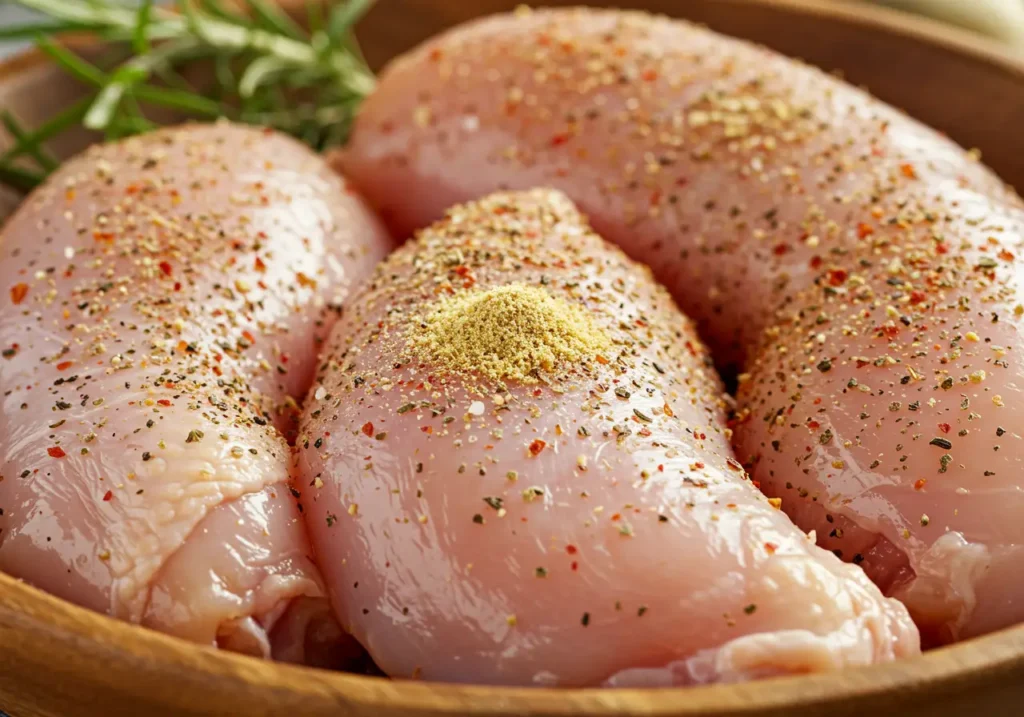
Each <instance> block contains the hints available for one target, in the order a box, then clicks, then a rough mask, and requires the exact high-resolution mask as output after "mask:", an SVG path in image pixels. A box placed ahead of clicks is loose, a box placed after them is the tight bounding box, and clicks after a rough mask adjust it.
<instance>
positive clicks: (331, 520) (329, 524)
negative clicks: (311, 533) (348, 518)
mask: <svg viewBox="0 0 1024 717" xmlns="http://www.w3.org/2000/svg"><path fill="white" fill-rule="evenodd" d="M337 522H338V516H336V515H335V514H334V513H328V514H327V527H328V528H330V527H332V526H333V525H334V524H335V523H337Z"/></svg>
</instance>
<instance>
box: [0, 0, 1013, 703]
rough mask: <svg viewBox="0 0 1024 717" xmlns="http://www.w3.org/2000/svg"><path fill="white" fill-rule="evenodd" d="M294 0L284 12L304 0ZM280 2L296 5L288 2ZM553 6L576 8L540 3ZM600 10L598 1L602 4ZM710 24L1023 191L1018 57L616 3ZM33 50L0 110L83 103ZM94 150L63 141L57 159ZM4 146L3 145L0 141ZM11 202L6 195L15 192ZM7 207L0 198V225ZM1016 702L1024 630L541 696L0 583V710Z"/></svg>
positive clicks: (758, 15) (365, 35) (830, 19)
mask: <svg viewBox="0 0 1024 717" xmlns="http://www.w3.org/2000/svg"><path fill="white" fill-rule="evenodd" d="M301 1H302V0H292V2H293V3H294V2H301ZM286 4H288V3H286ZM516 4H517V3H516V0H474V1H473V2H469V1H468V0H467V1H465V2H463V1H462V0H380V1H379V3H378V5H377V7H376V8H375V9H374V10H373V11H372V12H371V13H370V15H369V16H368V17H367V19H366V21H364V23H363V24H362V26H361V33H360V34H361V37H362V40H363V45H364V48H365V50H366V52H367V55H368V57H369V59H370V61H371V63H373V64H374V65H375V66H379V65H380V64H382V63H383V62H385V61H386V60H387V59H388V58H390V57H392V56H394V55H395V54H397V53H398V52H401V51H403V50H405V49H407V48H409V47H410V46H411V45H413V44H415V43H416V42H418V41H419V40H422V39H424V38H426V37H428V36H429V35H431V34H433V33H435V32H437V31H438V30H441V29H442V28H445V27H448V26H450V25H452V24H455V23H457V22H460V21H462V20H465V19H468V18H469V17H471V16H474V15H479V14H483V13H486V12H493V11H498V10H507V9H510V8H512V7H513V6H514V5H516ZM547 4H552V5H560V4H569V3H564V2H552V1H551V0H549V1H548V3H547ZM596 4H605V3H596ZM613 4H616V5H619V6H621V7H632V8H645V9H648V10H652V11H656V12H663V13H667V14H671V15H679V16H683V17H688V18H691V19H694V20H698V21H701V22H706V23H707V24H708V25H710V26H711V27H713V28H715V29H718V30H721V31H723V32H725V33H728V34H732V35H737V36H740V37H745V38H749V39H752V40H755V41H758V42H761V43H764V44H766V45H769V46H771V47H774V48H775V49H778V50H780V51H782V52H784V53H786V54H789V55H793V56H797V57H802V58H804V59H806V60H808V61H810V62H812V63H815V64H817V65H820V66H822V67H824V68H826V69H830V70H832V69H836V70H840V71H842V72H843V73H844V75H845V76H846V78H847V79H849V80H850V81H852V82H855V83H858V84H862V85H865V86H867V87H868V88H869V89H870V90H871V91H873V92H874V93H875V94H876V95H878V96H880V97H882V98H883V99H885V100H887V101H889V102H891V103H893V104H895V105H897V106H900V107H902V108H904V109H906V110H907V111H908V112H909V113H910V114H912V115H915V116H916V117H918V118H920V119H921V120H924V121H925V122H927V123H929V124H931V125H933V126H934V127H937V128H939V129H941V130H943V131H945V132H947V133H948V134H949V135H951V136H952V137H953V138H955V139H956V140H958V141H959V142H960V143H961V144H964V145H965V146H968V147H978V148H980V149H981V150H982V151H983V153H984V156H985V158H986V160H987V161H988V163H989V164H990V165H991V166H992V167H993V168H995V169H996V170H997V171H998V172H999V173H1000V174H1001V175H1002V176H1003V178H1004V179H1006V180H1007V181H1009V182H1010V183H1011V184H1012V183H1015V184H1016V185H1017V186H1021V187H1024V152H1022V151H1021V148H1022V140H1021V130H1022V128H1024V59H1022V58H1020V57H1015V56H1013V55H1011V54H1010V53H1009V52H1007V51H1002V50H1000V49H998V48H996V47H994V46H992V45H991V44H990V43H988V42H985V41H983V40H981V39H979V38H975V37H973V36H969V35H966V34H963V33H960V32H958V31H955V30H951V29H947V28H945V27H942V26H939V25H937V24H935V23H932V22H929V21H926V20H920V19H916V18H912V17H910V16H907V15H903V14H899V13H894V12H891V11H885V10H878V9H874V8H871V7H866V6H860V5H856V4H842V3H836V4H833V3H830V2H827V1H826V0H686V1H685V2H682V1H680V0H646V1H645V0H618V2H616V3H613ZM77 91H78V90H77V88H76V87H75V84H74V82H73V81H70V80H68V79H67V78H66V77H65V76H63V75H62V74H61V73H60V72H59V71H57V70H56V69H54V68H53V67H51V66H50V65H48V64H47V63H46V62H45V60H44V59H43V58H41V57H40V56H39V55H37V54H35V53H27V54H25V55H22V56H19V57H17V58H15V59H13V60H9V61H7V62H6V63H3V64H0V106H2V107H4V108H7V109H10V110H11V111H13V112H14V113H15V114H16V115H18V116H19V117H21V118H22V119H24V120H25V121H26V122H28V123H30V124H31V123H33V122H37V121H39V120H40V119H42V118H43V117H45V116H47V115H48V114H51V113H52V112H53V111H54V110H56V109H57V108H58V107H59V106H62V105H63V104H64V103H66V102H67V101H68V100H69V99H70V98H71V97H73V96H74V95H75V93H76V92H77ZM87 139H88V138H87V137H85V136H84V135H83V136H77V137H69V138H67V139H66V140H65V141H63V142H62V144H61V145H60V146H58V147H54V149H55V150H56V151H57V152H58V153H61V154H67V153H69V152H71V151H73V150H75V149H77V148H78V147H80V146H81V145H82V144H83V143H84V142H85V141H86V140H87ZM3 142H4V138H2V137H0V146H2V145H3ZM7 202H8V206H11V198H10V197H8V198H7ZM2 211H3V199H2V198H0V214H2ZM1021 702H1024V627H1021V628H1014V629H1010V630H1005V631H1003V632H1000V633H998V634H995V635H990V636H988V637H985V638H981V639H976V640H972V641H969V642H965V643H963V644H960V645H956V646H954V647H948V648H944V649H940V650H936V651H933V652H929V653H928V654H926V655H924V656H922V657H920V658H918V659H913V660H904V661H901V662H895V663H890V664H885V665H877V666H874V667H868V668H862V669H852V670H848V671H844V672H839V673H834V674H826V675H814V676H809V677H788V678H778V679H772V680H765V681H761V682H754V683H749V684H743V685H715V686H709V687H699V688H690V689H677V690H597V689H591V690H550V689H509V688H497V687H467V686H452V685H442V684H428V683H418V682H398V681H390V680H385V679H377V678H370V677H360V676H355V675H346V674H339V673H329V672H323V671H318V670H310V669H303V668H297V667H291V666H287V665H277V664H271V663H268V662H262V661H259V660H255V659H251V658H247V657H241V656H238V655H233V654H229V653H224V652H217V651H215V650H212V649H207V648H202V647H197V646H194V645H191V644H189V643H185V642H182V641H179V640H176V639H174V638H170V637H166V636H164V635H160V634H157V633H155V632H151V631H148V630H144V629H141V628H138V627H134V626H132V625H127V624H124V623H121V622H117V621H115V620H111V619H109V618H106V617H103V616H100V615H97V614H94V613H92V612H88V611H86V610H83V609H81V608H77V607H75V606H73V605H70V604H68V603H65V602H63V601H61V600H58V599H56V598H53V597H50V596H48V595H45V594H43V593H41V592H39V591H37V590H35V589H33V588H31V587H28V586H26V585H24V584H22V583H20V582H18V581H16V580H13V579H11V578H9V577H6V576H3V575H0V710H6V711H7V712H9V713H11V715H12V716H13V717H31V716H34V715H45V716H47V717H50V716H53V717H65V716H67V715H76V716H81V717H87V716H89V715H104V716H106V715H120V714H125V715H151V714H161V715H163V714H188V715H214V714H217V715H247V716H250V717H255V716H256V715H290V714H302V715H334V716H340V715H359V716H361V717H388V716H399V715H400V716H402V717H413V716H415V717H426V716H427V715H460V716H461V715H488V716H490V717H496V716H498V715H570V714H573V715H710V716H715V717H725V716H726V715H790V716H804V715H829V716H830V717H836V716H838V715H863V714H872V715H929V716H931V717H934V716H935V715H954V714H965V713H967V712H968V711H970V712H974V713H977V714H983V715H995V714H1016V713H1019V711H1020V710H1019V708H1018V704H1019V703H1021Z"/></svg>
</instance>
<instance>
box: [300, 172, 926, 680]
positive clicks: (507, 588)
mask: <svg viewBox="0 0 1024 717" xmlns="http://www.w3.org/2000/svg"><path fill="white" fill-rule="evenodd" d="M505 286H513V287H522V286H527V287H533V288H534V289H536V290H540V291H542V292H543V293H544V294H545V295H547V296H550V297H552V298H553V300H555V301H558V302H564V303H566V304H568V305H571V306H574V307H578V309H579V310H582V311H585V312H586V313H587V314H588V315H589V316H590V318H591V320H592V322H593V327H592V329H593V330H595V331H600V332H603V333H604V334H606V335H607V337H608V338H609V339H610V343H609V344H608V345H607V347H606V348H604V349H602V350H600V351H599V352H597V353H593V355H586V356H580V357H579V358H578V359H577V360H571V361H561V362H557V363H555V364H553V365H552V366H551V368H550V370H537V371H536V372H535V376H536V378H537V379H538V380H537V381H536V382H534V383H526V382H523V381H507V382H506V381H502V380H494V379H490V378H486V377H484V376H482V375H480V374H479V373H477V372H467V371H466V370H465V369H464V368H461V367H459V368H456V369H452V368H450V367H446V366H445V365H444V364H438V363H432V362H431V361H430V360H429V359H425V358H424V357H423V356H421V355H418V354H417V353H416V352H415V351H410V348H409V344H410V342H409V336H410V335H415V333H416V332H417V330H418V329H419V327H420V326H421V325H422V322H423V320H424V317H425V316H429V315H431V312H432V311H433V310H434V307H436V306H437V305H438V304H442V303H443V302H445V301H446V300H448V297H450V296H453V295H454V296H458V295H460V294H462V293H463V292H470V295H477V294H475V293H473V292H480V293H486V292H493V291H494V290H495V289H496V288H498V287H505ZM534 300H536V301H544V299H543V298H536V297H535V299H534ZM501 310H505V311H507V310H508V309H498V311H501ZM474 316H476V314H474ZM466 330H467V331H468V332H470V333H473V332H474V331H475V330H476V329H475V328H474V327H473V326H466ZM533 335H534V336H535V337H537V338H536V340H537V341H538V342H539V343H542V342H543V341H546V340H550V339H545V338H544V336H545V335H546V334H544V333H543V332H539V331H538V332H534V333H533ZM725 405H726V402H725V400H724V399H723V396H722V388H721V385H720V384H719V381H718V379H717V376H716V375H715V373H714V370H713V368H712V366H711V362H710V357H709V356H708V354H707V352H706V351H705V349H704V348H703V346H702V345H701V344H700V342H699V340H698V339H697V336H696V333H695V332H694V330H693V327H692V326H691V324H690V323H689V322H688V321H687V320H686V319H685V318H684V317H683V316H682V315H681V314H680V313H679V312H678V310H677V309H676V307H675V305H674V303H673V302H672V300H671V299H670V298H669V296H668V293H667V292H666V291H665V290H664V289H663V288H661V287H660V286H658V285H657V284H656V283H655V282H654V281H653V280H652V279H651V277H650V273H649V272H648V271H647V270H646V269H644V268H642V267H640V266H639V265H637V264H635V263H633V262H631V261H630V260H628V259H627V258H626V257H625V256H624V255H623V254H622V253H621V252H620V251H619V250H617V249H614V248H613V247H611V246H610V245H608V244H605V243H604V242H603V241H602V240H601V239H600V238H599V237H597V235H595V234H594V233H593V232H592V231H591V230H590V229H589V227H588V226H587V225H586V224H585V222H584V221H583V219H582V218H581V217H580V216H579V214H578V213H577V211H576V210H575V208H574V207H573V205H572V204H571V202H569V201H568V200H567V199H566V198H565V197H564V195H562V194H560V193H557V192H553V191H549V190H534V191H531V192H526V193H508V194H496V195H492V196H490V197H487V198H486V199H484V200H481V201H480V202H477V203H471V204H467V205H464V206H459V207H455V208H453V209H452V210H451V211H450V212H449V213H448V215H447V217H446V218H445V219H444V220H443V221H441V222H440V223H438V224H435V225H434V226H432V227H430V228H429V229H427V230H425V231H423V232H422V233H421V234H420V235H419V236H418V238H417V239H415V240H414V241H412V242H410V243H408V244H406V245H405V246H404V247H402V248H401V249H399V250H398V251H397V252H395V253H394V254H393V255H392V256H391V257H389V258H388V259H387V260H386V261H385V262H384V263H383V264H381V265H380V266H379V267H378V268H377V270H376V272H375V274H374V276H373V279H372V280H371V282H370V283H369V284H368V285H367V286H365V287H364V288H363V289H361V290H360V291H359V292H357V293H356V294H355V295H354V296H353V299H352V300H351V302H350V303H349V309H348V310H347V311H346V313H345V315H344V316H343V317H342V318H341V320H340V321H339V322H338V324H337V325H336V327H335V329H334V332H333V334H332V336H331V339H330V341H329V344H328V347H327V349H326V351H325V353H324V354H323V357H322V360H321V363H320V366H319V368H318V372H317V377H316V381H315V383H314V387H313V389H312V391H311V393H310V395H309V396H308V398H307V403H306V406H305V412H304V417H303V420H302V423H301V427H300V435H299V439H298V443H299V446H300V449H301V456H300V469H301V471H302V475H303V481H304V483H305V485H304V486H303V488H302V490H303V502H304V505H305V512H306V518H307V523H308V525H309V528H310V533H311V536H312V540H313V543H314V546H315V548H316V550H317V554H318V556H319V559H320V564H321V566H322V569H323V571H324V575H325V578H326V580H327V583H328V585H329V588H330V591H331V595H332V600H333V602H334V606H335V608H336V610H337V611H338V614H339V617H340V619H341V621H342V623H343V626H344V627H345V628H346V629H350V630H351V631H352V634H353V635H354V636H355V637H356V638H357V639H358V640H359V641H360V642H361V643H362V644H363V645H364V646H365V647H366V648H367V649H368V650H369V652H370V654H371V656H372V657H373V658H374V660H375V661H376V662H377V664H379V665H380V667H381V668H382V669H383V670H384V671H385V672H387V673H388V674H390V675H392V676H395V677H414V678H423V679H431V680H445V681H459V682H481V683H489V684H520V685H562V686H573V685H577V686H578V685H599V684H602V683H605V684H613V685H619V686H621V685H647V684H650V685H658V684H661V685H667V684H676V685H681V684H691V683H700V682H708V681H734V680H743V679H750V678H752V677H758V676H763V675H770V674H779V673H787V672H794V673H800V672H808V671H819V670H830V669H837V668H840V667H843V666H848V665H857V664H867V663H871V662H875V661H883V660H889V659H893V658H894V657H897V656H900V655H909V654H914V653H916V651H917V649H918V636H917V630H916V629H915V628H914V626H913V624H912V622H911V621H910V619H909V617H908V615H907V613H906V611H905V610H904V609H903V607H902V606H901V605H899V603H897V602H896V601H894V600H889V599H886V598H883V597H882V596H881V594H880V593H879V592H878V590H877V588H875V587H874V586H873V585H872V584H871V583H870V581H868V580H867V578H866V577H865V576H864V573H863V572H862V571H860V570H859V569H857V568H855V567H854V566H851V565H846V564H844V563H842V562H841V561H839V560H837V559H836V558H835V557H834V556H833V555H831V554H829V553H828V552H826V551H823V550H821V549H819V548H817V547H816V546H815V545H814V544H813V542H811V541H810V539H808V538H807V536H806V535H804V534H803V533H802V532H801V531H800V530H798V529H797V528H796V527H795V526H793V525H792V523H791V522H790V521H789V519H788V518H787V517H786V516H785V515H784V514H783V513H782V512H781V511H779V510H777V509H776V507H774V506H773V505H772V504H771V502H770V501H769V500H768V499H766V498H765V497H764V496H763V495H761V494H760V493H759V492H758V491H757V489H756V488H755V487H754V486H753V485H752V484H751V483H750V481H749V480H748V479H747V477H746V475H745V473H744V471H743V468H742V467H741V466H740V465H739V463H738V462H736V461H735V460H734V459H733V458H731V455H732V452H731V449H730V447H729V444H728V433H729V431H728V429H726V428H725V421H724V418H725V415H724V409H725Z"/></svg>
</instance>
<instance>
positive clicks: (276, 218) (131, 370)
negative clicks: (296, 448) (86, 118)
mask: <svg viewBox="0 0 1024 717" xmlns="http://www.w3.org/2000/svg"><path fill="white" fill-rule="evenodd" d="M388 246H389V240H388V238H387V236H386V234H385V232H384V231H383V229H382V228H381V227H380V226H379V225H378V223H377V221H376V220H375V219H374V217H373V215H372V214H371V213H370V212H369V211H367V210H366V209H365V208H364V206H363V205H362V203H361V202H360V200H359V199H358V198H356V197H355V196H354V195H353V194H351V193H350V192H349V191H348V190H347V189H346V188H345V186H344V184H343V182H342V181H341V180H339V179H338V178H337V177H336V176H334V175H333V173H331V172H330V171H329V170H327V169H326V167H325V166H324V164H323V162H322V161H321V160H320V159H319V158H317V157H316V156H315V155H314V154H313V153H312V152H310V151H309V150H307V149H305V148H304V147H301V146H300V145H298V144H297V143H295V142H293V141H292V140H290V139H287V138H285V137H283V136H280V135H277V134H275V133H272V132H265V131H262V130H257V129H251V128H242V127H237V126H232V125H228V124H218V125H210V126H199V125H195V126H186V127H182V128H174V129H167V130H161V131H158V132H155V133H152V134H148V135H145V136H142V137H139V138H137V139H129V140H126V141H123V142H119V143H115V144H109V145H105V146H101V147H95V148H93V149H91V150H89V151H88V152H86V153H85V154H84V155H82V156H80V157H78V158H76V159H73V160H71V161H70V162H68V163H67V164H65V165H64V166H63V167H62V168H61V169H60V170H58V171H57V172H56V173H55V174H54V176H53V177H52V178H51V179H50V180H49V181H48V182H47V183H46V184H45V185H44V186H43V187H42V188H40V189H39V190H38V191H36V192H35V193H34V194H32V195H31V196H30V197H29V198H28V199H26V200H25V202H24V203H23V205H22V206H21V207H20V208H19V210H18V211H17V212H16V213H15V214H14V215H13V216H12V217H11V218H10V219H9V220H8V222H7V223H6V225H5V226H4V228H3V233H2V236H0V250H2V252H3V259H2V261H0V285H2V287H3V291H4V301H3V303H2V306H0V345H2V347H3V359H2V360H0V386H2V388H3V413H2V417H0V570H3V571H4V572H7V573H9V574H11V575H13V576H16V577H20V578H23V579H25V580H26V581H28V582H30V583H32V584H34V585H36V586H38V587H41V588H44V589H46V590H47V591H49V592H51V593H53V594H55V595H58V596H61V597H63V598H66V599H68V600H70V601H72V602H75V603H78V604H80V605H83V606H86V607H89V608H92V609H94V610H98V611H101V612H106V613H109V614H111V615H114V616H117V617H120V618H122V619H125V620H130V621H133V622H137V623H142V624H144V625H148V626H151V627H154V628H157V629H160V630H163V631H165V632H169V633H171V634H174V635H178V636H181V637H185V638H187V639H190V640H194V641H196V642H200V643H205V644H220V645H222V646H225V647H228V648H231V649H236V650H241V651H244V652H251V653H255V654H260V655H269V654H271V652H272V651H273V644H274V642H275V641H277V640H280V641H282V642H283V643H287V645H288V647H287V650H286V652H287V654H288V656H289V659H296V660H303V659H305V656H304V655H303V654H302V649H301V646H302V644H303V643H304V638H302V635H303V634H304V633H303V631H306V630H309V631H311V632H310V637H311V639H313V640H314V641H315V642H318V643H319V642H323V641H324V639H325V635H326V636H329V635H330V634H331V627H330V625H329V624H326V623H324V622H323V621H322V619H321V620H320V622H321V624H318V625H313V624H312V623H311V621H310V620H308V619H305V618H306V617H312V616H319V618H318V619H320V618H323V616H324V615H325V611H324V610H323V609H319V610H318V609H316V608H315V606H311V605H307V604H305V603H306V602H308V601H307V600H300V598H308V599H314V600H315V599H320V601H321V603H322V600H323V598H322V596H323V585H322V582H321V579H320V576H319V573H318V571H317V569H316V567H315V566H314V564H313V562H312V560H311V551H310V548H309V544H308V539H307V537H306V533H305V530H304V527H303V525H302V522H301V515H300V512H299V508H298V506H297V503H296V501H295V499H294V497H293V495H292V493H291V491H290V488H289V485H288V481H289V468H290V461H291V458H290V454H289V447H288V444H287V442H286V441H285V439H284V437H283V435H282V431H285V432H288V431H291V430H292V428H291V427H292V426H293V425H294V418H295V415H296V413H297V410H298V408H297V404H296V402H295V399H294V397H298V398H301V396H302V393H303V392H304V391H305V389H306V388H307V387H308V386H309V382H310V380H311V378H312V374H313V370H314V366H315V359H316V352H317V348H318V343H319V341H320V339H321V338H322V337H323V336H324V335H325V333H326V332H327V330H328V329H329V327H330V325H331V323H332V322H333V318H334V317H335V315H336V314H337V312H338V311H340V309H341V306H342V302H343V301H344V299H345V296H346V294H347V291H348V288H349V286H350V284H351V282H352V280H353V278H354V277H358V276H359V275H360V274H365V273H367V272H368V271H369V270H370V267H371V266H373V264H374V262H375V261H376V260H377V259H379V258H380V257H382V256H383V255H384V253H385V252H386V250H387V248H388ZM293 607H294V608H295V609H296V610H297V611H298V615H299V616H300V618H301V619H296V616H295V615H291V614H290V613H289V611H290V610H291V609H292V608H293ZM286 613H289V614H287V615H286ZM303 616H305V617H303ZM286 618H287V619H286ZM277 625H288V626H289V628H288V629H289V630H291V631H299V636H298V637H297V636H296V635H295V634H289V635H279V634H275V626H277ZM324 631H326V632H324ZM313 633H316V634H313ZM335 633H336V629H335ZM328 641H329V640H328Z"/></svg>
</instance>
